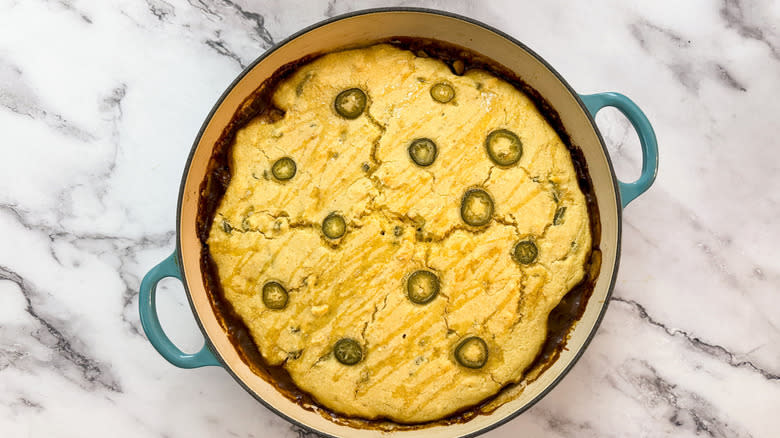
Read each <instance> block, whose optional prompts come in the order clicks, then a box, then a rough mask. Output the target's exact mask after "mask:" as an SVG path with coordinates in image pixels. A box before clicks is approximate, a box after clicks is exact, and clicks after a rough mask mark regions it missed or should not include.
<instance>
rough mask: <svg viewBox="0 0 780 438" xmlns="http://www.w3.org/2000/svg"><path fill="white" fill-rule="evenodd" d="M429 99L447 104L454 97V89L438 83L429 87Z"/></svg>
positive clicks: (448, 85)
mask: <svg viewBox="0 0 780 438" xmlns="http://www.w3.org/2000/svg"><path fill="white" fill-rule="evenodd" d="M431 97H432V98H433V100H435V101H436V102H439V103H447V102H449V101H451V100H452V99H453V98H454V97H455V89H454V88H452V85H450V84H445V83H444V82H439V83H438V84H435V85H434V86H432V87H431Z"/></svg>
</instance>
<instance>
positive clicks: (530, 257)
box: [512, 240, 539, 265]
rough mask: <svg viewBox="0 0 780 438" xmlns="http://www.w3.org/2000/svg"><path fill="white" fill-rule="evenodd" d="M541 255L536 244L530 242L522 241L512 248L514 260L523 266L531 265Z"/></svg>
mask: <svg viewBox="0 0 780 438" xmlns="http://www.w3.org/2000/svg"><path fill="white" fill-rule="evenodd" d="M537 255H539V249H538V248H537V247H536V244H535V243H533V242H531V241H530V240H521V241H519V242H517V243H516V244H515V246H514V248H512V258H513V259H514V260H515V261H516V262H517V263H520V264H521V265H530V264H531V263H533V262H534V261H535V260H536V256H537Z"/></svg>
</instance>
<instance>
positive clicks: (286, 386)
mask: <svg viewBox="0 0 780 438" xmlns="http://www.w3.org/2000/svg"><path fill="white" fill-rule="evenodd" d="M381 43H385V44H390V45H392V46H395V47H398V48H400V49H405V50H409V51H411V52H412V53H414V54H415V55H417V56H428V57H432V58H437V59H440V60H441V61H443V62H445V63H446V64H447V65H449V66H450V67H451V68H452V64H453V62H454V61H456V60H460V61H462V62H464V63H465V66H466V67H465V70H470V69H480V70H485V71H487V72H489V73H491V74H493V75H495V76H497V77H499V78H501V79H503V80H505V81H507V82H509V83H510V84H512V85H513V86H514V87H516V88H517V89H519V90H521V91H522V92H524V93H525V94H526V95H528V96H529V97H530V98H531V100H532V101H533V102H534V104H535V105H536V107H537V109H538V110H539V111H540V112H541V113H542V115H543V116H544V117H545V119H546V120H547V122H548V123H550V125H551V126H552V127H553V129H554V130H555V132H556V133H557V134H558V136H559V137H560V138H561V140H562V141H563V143H564V144H565V145H566V147H567V149H568V150H569V153H570V154H571V157H572V161H573V163H574V168H575V169H576V172H577V180H578V183H579V187H580V190H582V192H583V194H584V195H585V200H586V203H587V206H588V213H589V217H590V229H591V238H592V245H591V252H590V254H589V256H588V261H587V262H586V265H585V276H584V277H583V279H582V281H581V282H580V283H579V284H577V285H576V286H574V287H573V288H572V289H571V290H570V291H569V292H567V293H566V295H565V296H564V297H563V299H562V300H561V302H560V303H559V304H558V305H557V306H556V307H555V308H554V309H553V310H552V312H550V315H549V316H548V319H547V337H546V338H545V342H544V344H543V345H542V347H541V348H540V351H539V353H538V354H537V356H536V359H535V360H534V361H533V362H532V363H531V364H530V365H529V366H528V367H527V368H526V369H525V370H524V371H523V376H524V378H523V379H522V380H520V381H519V382H517V383H510V384H507V385H505V386H504V387H502V388H501V389H500V390H499V391H498V392H497V393H496V394H494V395H492V396H490V397H488V398H486V399H484V400H482V401H481V402H479V403H478V404H476V405H473V406H468V407H465V408H463V409H460V410H459V411H457V412H455V413H453V414H451V415H449V416H447V417H444V418H442V419H439V420H435V421H430V422H424V423H413V424H402V423H398V422H395V421H390V420H388V419H386V418H376V419H364V418H357V417H352V416H347V415H343V414H339V413H336V412H333V411H331V410H329V409H327V408H325V407H324V406H322V405H320V404H319V403H317V401H316V400H315V398H314V397H312V396H311V395H310V394H308V393H306V392H304V391H302V390H301V389H300V388H298V386H297V385H295V383H294V382H293V381H292V378H291V377H290V375H289V373H288V372H287V370H285V369H284V367H283V366H270V365H268V363H267V362H266V361H265V359H263V357H262V354H261V353H260V351H259V350H258V348H257V346H256V345H255V343H254V340H253V339H252V335H251V333H250V332H249V329H248V328H247V327H246V325H245V324H244V322H243V321H242V320H241V318H240V317H239V316H238V315H237V314H236V312H235V310H234V309H233V306H232V304H231V303H230V302H229V301H228V300H227V299H226V298H225V295H224V292H223V290H222V286H221V284H220V282H219V276H218V273H217V266H216V264H215V262H214V260H213V259H212V257H211V254H210V252H209V247H208V243H207V242H208V236H209V231H210V229H211V225H212V222H213V216H214V213H215V212H216V209H217V207H218V206H219V203H220V201H221V200H222V196H223V195H224V194H225V191H226V189H227V186H228V184H229V183H230V178H231V172H230V165H229V159H230V148H231V145H232V144H233V142H234V140H235V134H236V132H237V131H238V129H240V128H241V127H243V126H244V125H245V124H246V123H248V122H249V121H250V120H251V119H253V118H256V117H261V118H265V119H267V120H269V121H276V120H279V119H281V118H282V117H284V112H283V111H282V110H280V109H278V108H275V107H274V106H273V105H272V104H270V102H271V95H272V93H273V92H274V91H275V89H276V86H277V85H278V84H279V83H280V82H281V81H282V80H284V79H286V78H287V77H289V76H290V75H291V74H292V73H293V72H294V71H295V70H296V69H298V68H299V67H301V66H302V65H304V64H307V63H309V62H311V61H313V60H314V59H316V58H319V57H320V56H322V55H324V54H326V53H332V52H337V51H340V50H349V49H356V48H361V47H369V46H372V45H375V44H381ZM326 53H319V54H312V55H308V56H306V57H303V58H301V59H299V60H297V61H295V62H292V63H289V64H286V65H284V66H282V67H281V68H279V69H278V70H277V71H276V72H274V74H273V75H272V76H271V77H270V78H268V79H267V80H265V81H264V82H263V83H262V84H260V86H259V87H258V88H257V90H255V91H254V92H253V93H252V94H251V95H250V96H249V97H248V98H247V99H245V100H244V102H243V103H242V104H241V106H240V107H239V109H238V111H236V113H235V114H234V115H233V118H232V119H231V121H230V122H229V123H228V125H227V126H226V127H225V129H224V130H223V131H222V134H221V135H220V137H219V139H218V140H217V142H216V143H215V145H214V148H213V151H212V155H211V158H210V160H209V164H208V167H207V171H206V177H205V179H204V180H203V182H202V183H201V185H200V197H199V199H198V214H197V218H196V229H197V235H198V238H199V239H200V242H201V257H200V266H201V272H202V274H203V283H204V286H205V289H206V291H207V294H208V296H209V301H210V302H211V306H212V309H213V310H214V313H215V315H216V317H217V320H218V321H219V322H220V325H221V326H222V329H223V330H225V332H226V333H227V335H228V338H229V339H230V341H231V343H232V344H233V346H234V347H235V348H236V350H237V352H238V354H239V357H241V359H242V360H243V361H244V363H245V364H246V365H247V366H248V367H249V368H250V369H251V370H252V372H254V373H255V374H257V375H259V376H261V377H262V378H263V379H264V380H266V381H268V382H269V383H271V384H272V385H273V386H274V387H275V388H276V389H277V390H278V391H279V392H280V393H282V394H283V395H284V396H285V397H287V398H288V399H289V400H291V401H293V402H295V403H297V404H298V405H299V406H301V407H302V408H304V409H307V410H309V411H313V412H317V413H319V414H320V415H322V416H323V417H325V418H327V419H328V420H331V421H333V422H335V423H337V424H341V425H345V426H350V427H353V428H362V429H375V430H382V431H393V430H413V429H422V428H426V427H431V426H442V425H449V424H457V423H465V422H467V421H469V420H471V419H473V418H474V417H476V416H478V415H485V414H490V413H491V412H493V411H494V410H495V409H497V408H498V407H499V406H501V405H502V404H503V403H500V404H498V405H493V403H492V402H493V401H495V400H496V398H497V397H499V396H500V395H501V394H502V393H504V391H505V390H507V389H511V388H513V387H515V386H517V385H520V384H528V383H531V382H532V381H534V380H535V379H536V378H538V377H539V376H540V375H541V374H542V373H543V372H544V371H545V370H546V369H548V368H549V367H550V366H551V365H552V364H553V363H554V362H555V361H556V360H557V359H558V358H559V357H560V353H561V351H563V350H564V349H566V343H567V341H568V339H569V336H570V333H571V330H572V329H573V327H574V325H575V324H576V322H577V321H579V319H580V318H581V317H582V315H583V313H584V312H585V308H586V306H587V303H588V299H589V298H590V296H591V294H592V293H593V289H594V286H595V283H596V280H597V278H598V275H599V272H600V270H601V250H600V247H599V244H600V242H601V221H600V218H599V210H598V204H597V201H596V195H595V193H594V191H593V185H592V184H591V181H590V177H589V173H588V167H587V163H586V161H585V156H584V154H583V152H582V150H581V149H580V148H579V147H577V146H576V145H573V144H572V142H571V138H570V137H569V134H568V133H567V132H566V130H565V129H564V126H563V123H562V122H561V119H560V116H559V114H558V112H557V111H555V109H554V108H553V107H552V106H551V105H550V104H549V103H548V102H547V101H546V100H545V99H544V98H543V97H542V96H541V95H540V94H539V93H538V92H537V91H536V90H535V89H533V88H532V87H531V86H530V85H528V84H527V83H525V82H524V81H523V80H522V79H520V78H519V77H518V76H517V75H515V74H514V73H513V72H512V71H511V70H509V69H507V68H506V67H504V66H502V65H500V64H498V63H497V62H495V61H492V60H491V59H489V58H487V57H484V56H482V55H479V54H476V53H474V52H472V51H470V50H469V49H466V48H463V47H460V46H457V45H454V44H450V43H445V42H442V41H437V40H432V39H422V38H408V37H394V38H388V39H385V40H378V41H372V42H368V43H366V44H363V45H357V46H349V47H344V48H341V49H337V50H332V51H329V52H326ZM528 376H530V377H528Z"/></svg>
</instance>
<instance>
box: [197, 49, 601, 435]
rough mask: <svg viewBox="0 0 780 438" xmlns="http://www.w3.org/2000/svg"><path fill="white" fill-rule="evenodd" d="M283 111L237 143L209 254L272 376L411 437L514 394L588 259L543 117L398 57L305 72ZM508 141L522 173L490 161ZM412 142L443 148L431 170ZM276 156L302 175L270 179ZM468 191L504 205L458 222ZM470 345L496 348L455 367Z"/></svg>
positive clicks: (506, 92)
mask: <svg viewBox="0 0 780 438" xmlns="http://www.w3.org/2000/svg"><path fill="white" fill-rule="evenodd" d="M440 83H445V84H448V85H450V86H451V87H452V88H453V89H454V91H455V95H454V97H453V98H452V99H451V100H449V101H448V102H446V103H442V102H439V101H437V100H435V99H434V98H433V96H432V95H431V88H432V87H433V86H434V85H436V84H440ZM352 88H359V89H360V90H363V91H364V92H365V95H366V96H367V102H366V109H365V111H364V112H363V113H362V114H360V115H359V116H358V117H355V118H353V119H349V118H345V117H342V116H340V115H339V114H338V112H337V111H336V110H335V108H334V100H335V99H336V97H337V96H338V95H339V93H341V92H343V91H344V90H349V89H352ZM273 103H274V105H275V106H277V107H278V108H280V109H281V110H283V111H284V112H285V115H284V117H283V118H281V119H280V120H277V121H275V122H270V121H267V120H261V119H257V120H254V121H252V122H250V123H249V124H248V125H247V126H245V127H244V128H243V129H241V130H240V131H238V133H237V135H236V139H235V143H234V145H233V148H232V156H231V162H230V167H231V173H232V178H231V180H230V184H229V186H228V188H227V191H226V193H225V195H224V197H223V198H222V201H221V205H220V207H219V208H218V210H217V214H216V217H215V220H214V222H213V226H212V229H211V233H210V236H209V239H208V247H209V250H210V254H211V256H212V258H213V260H214V262H215V263H216V266H217V268H218V275H219V280H220V282H221V285H222V289H223V291H224V294H225V297H226V298H227V300H228V301H230V302H231V303H232V305H233V307H234V309H235V311H236V312H237V313H238V315H239V316H240V317H241V318H242V319H243V321H244V323H245V324H246V325H247V327H248V328H249V330H250V332H251V333H252V335H253V338H254V341H255V343H256V344H257V346H258V349H259V351H260V352H261V353H262V355H263V357H264V358H265V359H266V361H267V362H268V363H269V364H271V365H282V366H283V367H284V368H285V369H286V370H287V371H288V372H289V374H290V376H291V378H292V379H293V381H294V382H295V384H296V385H298V386H299V387H300V388H301V389H303V390H304V391H306V392H308V393H310V394H311V395H312V396H313V397H315V398H316V399H317V401H318V402H319V403H320V404H322V405H324V406H326V407H327V408H329V409H332V410H334V411H336V412H339V413H343V414H347V415H352V416H358V417H362V418H380V417H381V418H388V419H391V420H393V421H396V422H400V423H417V422H424V421H430V420H435V419H439V418H442V417H444V416H446V415H448V414H451V413H453V412H456V411H458V410H460V409H462V408H464V407H467V406H471V405H474V404H476V403H478V402H480V401H481V400H483V399H485V398H486V397H489V396H490V395H493V394H494V393H496V392H497V391H498V390H499V389H500V388H501V387H503V386H504V385H505V384H507V383H510V382H514V381H518V380H520V379H521V378H522V377H523V376H522V373H523V370H524V369H525V368H526V367H527V366H528V365H529V364H530V363H531V362H532V361H533V360H534V358H535V357H536V355H537V353H538V352H539V349H540V347H541V345H542V343H543V342H544V339H545V334H546V323H547V315H548V314H549V312H550V310H552V309H553V308H554V307H555V306H556V305H557V304H558V302H559V301H560V299H561V298H562V297H563V296H564V295H565V294H566V292H567V291H569V290H570V289H571V288H572V287H573V286H574V285H576V284H577V283H578V282H579V281H580V280H581V279H582V277H583V274H584V269H583V266H584V265H585V262H586V258H587V256H588V254H589V251H590V247H591V236H590V228H589V220H588V211H587V206H586V203H585V199H584V196H583V194H582V192H581V191H580V189H579V186H578V183H577V175H576V173H575V170H574V167H573V165H572V161H571V157H570V155H569V152H568V150H567V149H566V147H565V145H564V144H563V143H562V142H561V140H560V139H559V138H558V136H557V135H556V133H555V131H554V130H553V129H552V128H551V127H550V126H549V125H548V123H547V122H546V121H545V119H544V117H542V115H541V114H540V113H539V112H538V111H537V109H536V107H535V106H534V104H533V103H532V102H531V101H530V100H529V99H528V98H527V97H526V96H525V95H524V94H522V93H521V92H520V91H518V90H517V89H516V88H514V87H512V86H511V85H510V84H508V83H506V82H504V81H502V80H500V79H498V78H495V77H493V76H491V75H490V74H488V73H485V72H481V71H476V70H472V71H468V72H466V73H465V74H464V75H463V76H457V75H454V74H453V73H451V72H450V70H449V68H448V67H447V66H446V65H445V64H443V63H442V62H440V61H438V60H435V59H431V58H418V57H416V56H414V55H413V54H412V53H411V52H408V51H404V50H400V49H397V48H393V47H391V46H387V45H378V46H373V47H369V48H366V49H359V50H351V51H345V52H339V53H333V54H329V55H325V56H323V57H321V58H319V59H317V60H315V61H313V62H311V63H309V64H307V65H304V66H302V67H300V68H299V69H298V70H297V71H296V72H295V73H294V74H292V75H291V76H290V77H289V78H287V79H286V80H285V81H283V82H282V83H281V84H280V85H279V86H278V88H277V90H276V92H275V93H274V94H273ZM499 129H506V130H509V131H510V132H513V133H516V134H517V136H518V137H519V138H520V140H521V141H522V155H521V157H520V159H519V161H518V162H517V163H514V164H511V165H506V166H499V165H497V164H495V162H494V161H493V160H491V159H490V157H489V156H488V154H487V151H486V145H485V141H486V138H487V137H488V135H489V134H490V133H491V132H494V131H496V130H499ZM418 138H428V139H431V140H432V141H433V142H434V143H435V144H436V145H437V155H436V158H435V160H433V163H432V164H430V165H429V166H426V167H421V166H419V165H417V164H415V163H414V162H413V161H412V159H411V158H410V155H409V151H408V147H409V145H410V143H411V142H413V141H414V140H415V139H418ZM283 157H289V158H292V159H293V161H294V162H295V164H296V172H295V175H294V176H293V177H291V178H290V179H286V180H280V179H278V178H276V177H275V174H274V173H273V172H272V168H273V167H274V166H273V165H274V163H275V162H276V161H277V160H279V159H280V158H283ZM473 189H481V190H484V191H485V192H486V193H488V194H489V195H490V198H491V200H492V202H493V205H494V211H493V214H492V216H491V217H490V221H489V222H488V223H487V225H484V226H470V225H468V224H467V223H466V222H464V220H463V217H462V214H461V203H462V199H463V196H464V194H465V193H467V192H468V191H469V190H473ZM333 213H336V214H338V215H340V216H341V217H343V218H344V221H345V224H346V230H345V233H344V235H343V236H342V237H340V238H337V239H329V238H328V237H326V236H324V235H323V232H322V222H323V220H325V218H327V217H329V215H331V214H333ZM524 241H532V242H533V243H534V245H535V246H536V247H537V248H538V256H537V257H536V258H535V259H534V260H533V262H531V263H529V264H523V263H519V262H518V261H517V258H516V257H513V255H514V248H515V245H516V244H517V243H518V242H524ZM418 270H426V271H430V272H433V273H434V274H435V275H436V276H437V278H438V280H439V283H440V291H439V293H438V295H437V296H436V297H434V299H432V300H431V301H430V302H428V303H426V304H417V303H414V302H412V301H411V300H410V299H409V297H408V295H407V290H406V281H407V280H408V278H409V276H410V275H411V274H412V273H413V272H415V271H418ZM270 281H273V282H278V283H279V284H281V285H283V286H284V287H285V288H286V290H287V293H288V301H287V302H286V303H285V306H284V307H283V308H281V309H272V308H269V307H268V306H267V303H264V301H263V297H262V289H263V286H264V285H265V284H267V283H268V282H270ZM472 336H476V337H479V338H480V339H482V340H484V343H485V345H486V346H487V353H488V354H487V361H486V362H485V363H484V365H482V366H481V367H478V368H469V367H467V366H463V364H462V363H459V362H458V361H457V360H456V359H455V357H454V355H455V351H456V350H457V348H458V346H459V345H460V343H461V341H462V340H464V339H466V338H469V337H472ZM341 339H352V340H355V341H357V343H358V344H359V345H360V347H361V353H362V357H361V358H360V360H359V361H358V362H357V363H355V364H353V365H345V364H343V363H341V362H339V360H337V359H336V357H335V356H334V354H333V347H334V345H335V344H336V343H337V342H338V341H339V340H341Z"/></svg>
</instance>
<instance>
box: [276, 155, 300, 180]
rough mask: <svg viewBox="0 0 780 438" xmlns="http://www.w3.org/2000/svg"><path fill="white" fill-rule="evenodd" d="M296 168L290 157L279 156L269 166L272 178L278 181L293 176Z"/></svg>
mask: <svg viewBox="0 0 780 438" xmlns="http://www.w3.org/2000/svg"><path fill="white" fill-rule="evenodd" d="M297 170H298V168H297V167H296V165H295V161H293V159H292V158H290V157H282V158H279V159H278V160H276V162H275V163H274V164H273V166H271V173H272V174H273V175H274V178H276V179H278V180H279V181H287V180H288V179H290V178H292V177H294V176H295V172H296V171H297Z"/></svg>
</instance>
